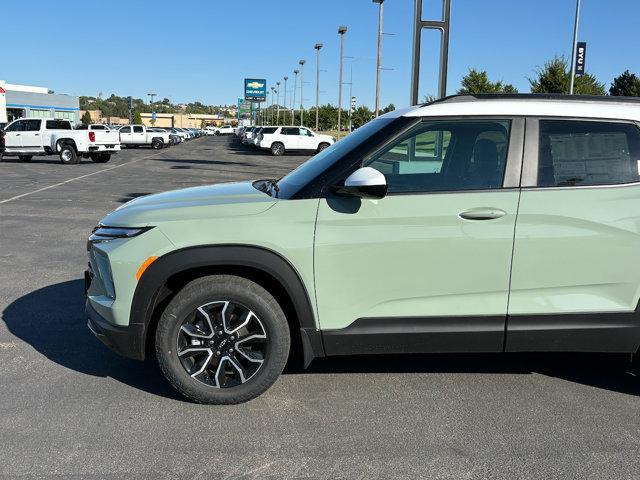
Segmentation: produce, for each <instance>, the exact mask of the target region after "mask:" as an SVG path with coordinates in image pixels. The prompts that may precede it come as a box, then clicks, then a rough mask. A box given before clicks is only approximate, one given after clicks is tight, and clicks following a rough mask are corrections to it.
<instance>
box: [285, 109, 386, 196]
mask: <svg viewBox="0 0 640 480" xmlns="http://www.w3.org/2000/svg"><path fill="white" fill-rule="evenodd" d="M393 120H394V119H393V118H377V119H375V120H372V121H370V122H369V123H367V124H365V125H363V126H362V127H360V128H358V129H357V130H355V131H354V132H352V133H350V134H349V135H347V136H346V137H344V138H343V139H341V140H340V141H338V142H336V143H334V144H333V145H331V146H330V147H329V148H327V149H325V150H323V151H321V152H320V153H318V154H317V155H315V156H313V157H311V158H310V159H309V160H307V161H306V162H305V163H303V164H302V165H300V166H299V167H298V168H296V169H295V170H294V171H293V172H291V173H289V174H288V175H286V176H285V177H282V178H281V179H280V180H279V181H278V190H279V195H278V196H279V197H280V198H290V197H291V196H293V195H294V194H295V193H296V192H298V190H300V189H301V188H302V187H303V186H305V185H306V184H307V183H308V182H310V181H311V180H313V179H314V178H315V177H317V176H318V175H319V174H320V173H322V172H323V171H325V170H326V169H328V168H329V167H331V166H332V165H333V164H334V163H336V162H337V161H338V160H340V159H341V158H342V157H343V156H344V155H345V154H346V153H348V152H350V151H351V150H353V149H354V148H356V147H357V146H358V145H360V144H361V143H362V142H364V141H365V140H367V139H368V138H369V137H370V136H372V135H374V134H375V133H376V132H378V131H379V130H381V129H382V128H384V127H386V126H387V125H389V124H390V123H391V122H392V121H393Z"/></svg>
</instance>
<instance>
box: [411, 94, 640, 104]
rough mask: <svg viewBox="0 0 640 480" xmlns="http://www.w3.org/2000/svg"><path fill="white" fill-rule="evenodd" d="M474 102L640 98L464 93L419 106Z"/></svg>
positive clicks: (631, 99) (631, 100)
mask: <svg viewBox="0 0 640 480" xmlns="http://www.w3.org/2000/svg"><path fill="white" fill-rule="evenodd" d="M474 100H560V101H574V102H605V103H606V102H609V103H638V104H640V97H620V96H615V95H567V94H562V93H473V94H469V93H464V94H457V95H449V96H447V97H443V98H439V99H437V100H433V101H431V102H427V103H423V104H422V105H421V106H423V107H424V106H428V105H434V104H437V103H459V102H471V101H474Z"/></svg>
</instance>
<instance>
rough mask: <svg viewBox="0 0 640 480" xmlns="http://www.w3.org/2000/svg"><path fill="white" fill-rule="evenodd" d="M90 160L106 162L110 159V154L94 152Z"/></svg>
mask: <svg viewBox="0 0 640 480" xmlns="http://www.w3.org/2000/svg"><path fill="white" fill-rule="evenodd" d="M90 158H91V161H93V162H95V163H107V162H108V161H109V160H111V154H110V153H94V154H92V155H91V157H90Z"/></svg>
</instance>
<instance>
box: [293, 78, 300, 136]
mask: <svg viewBox="0 0 640 480" xmlns="http://www.w3.org/2000/svg"><path fill="white" fill-rule="evenodd" d="M299 72H300V71H299V70H294V71H293V75H294V77H293V101H292V102H291V125H293V124H294V122H295V116H296V90H297V88H298V73H299Z"/></svg>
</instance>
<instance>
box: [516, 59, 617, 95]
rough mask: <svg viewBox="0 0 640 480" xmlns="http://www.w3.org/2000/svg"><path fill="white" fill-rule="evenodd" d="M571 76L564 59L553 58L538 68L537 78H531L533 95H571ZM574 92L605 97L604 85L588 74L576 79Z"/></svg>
mask: <svg viewBox="0 0 640 480" xmlns="http://www.w3.org/2000/svg"><path fill="white" fill-rule="evenodd" d="M570 76H571V74H570V71H569V67H568V65H567V60H566V59H565V58H564V57H558V56H556V57H553V58H552V59H551V60H549V61H548V62H546V63H545V64H544V67H542V68H540V67H538V69H537V71H536V77H535V78H530V79H529V83H530V84H531V93H569V83H570V81H571V78H570ZM573 92H574V93H575V94H577V95H605V94H606V92H605V89H604V84H602V83H600V82H599V81H598V79H597V78H596V77H595V76H593V75H591V74H590V73H587V74H585V75H582V76H581V77H576V78H575V82H574V87H573Z"/></svg>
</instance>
